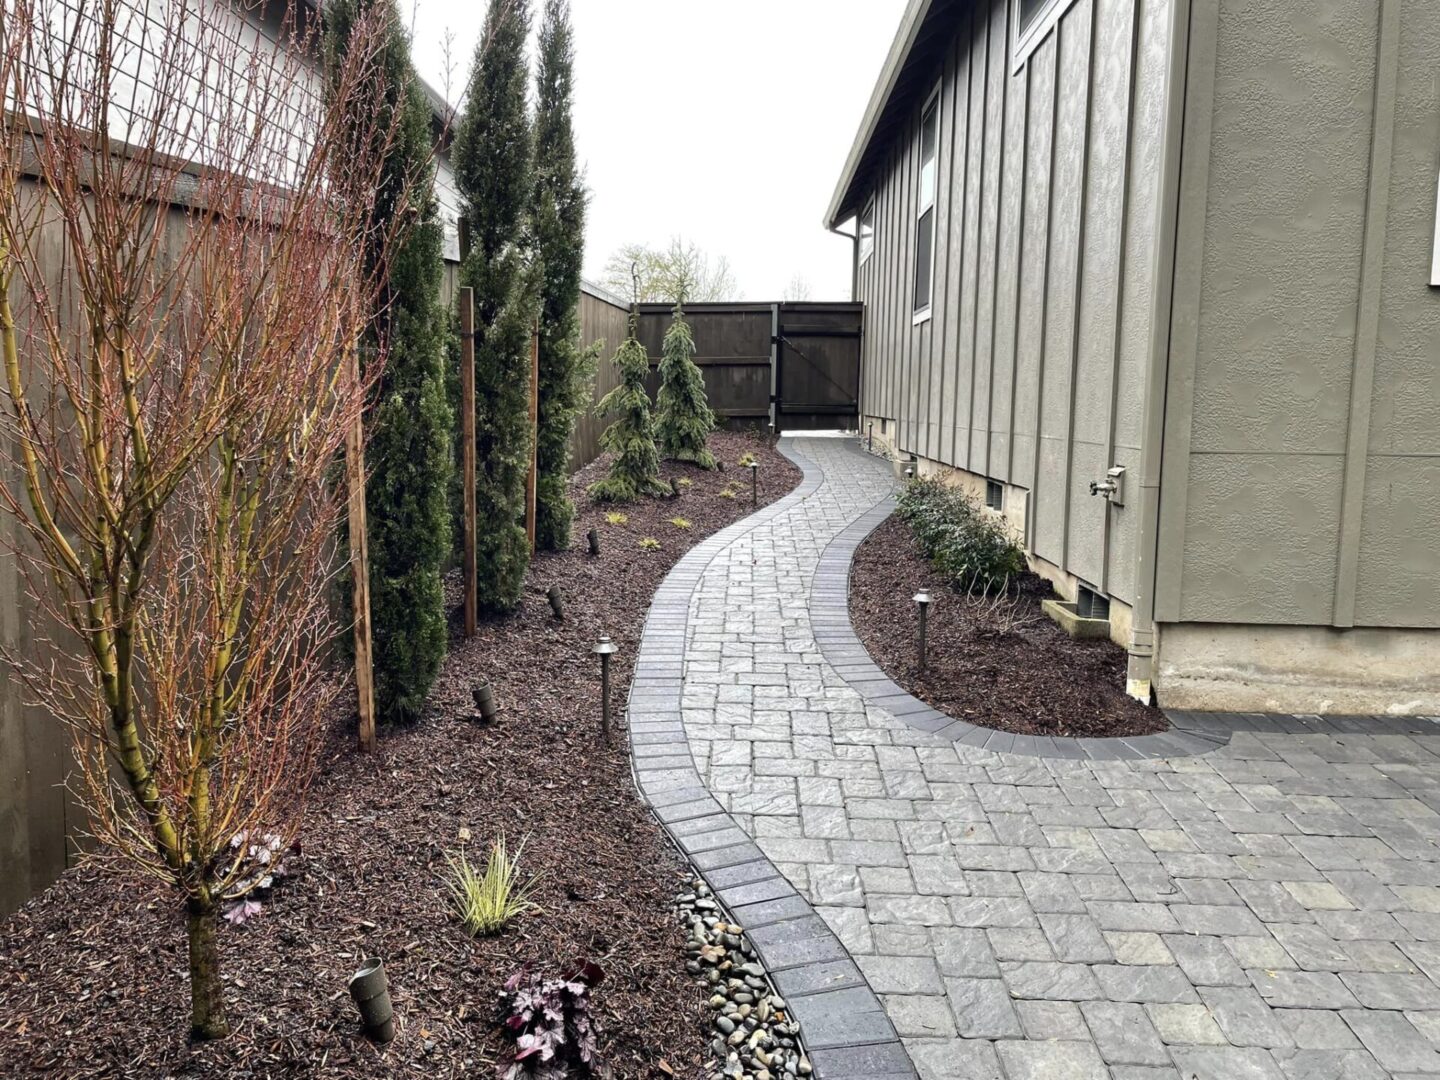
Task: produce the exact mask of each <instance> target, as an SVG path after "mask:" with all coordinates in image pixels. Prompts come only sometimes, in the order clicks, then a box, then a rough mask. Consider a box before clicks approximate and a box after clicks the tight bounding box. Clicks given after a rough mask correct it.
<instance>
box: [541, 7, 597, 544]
mask: <svg viewBox="0 0 1440 1080" xmlns="http://www.w3.org/2000/svg"><path fill="white" fill-rule="evenodd" d="M574 61H575V46H574V37H573V34H572V32H571V29H570V3H569V0H546V4H545V16H544V20H543V22H542V23H541V24H540V47H539V71H538V72H537V74H536V79H535V82H536V94H535V99H536V106H535V206H534V216H535V242H536V247H537V251H538V255H539V258H540V261H541V264H542V266H543V272H544V276H543V278H542V279H541V283H540V415H539V443H538V445H537V448H536V449H537V453H536V456H537V458H538V463H537V473H538V477H539V478H538V481H537V485H536V493H535V519H536V520H535V536H536V543H537V545H538V546H539V547H540V548H542V549H543V550H546V551H561V550H563V549H565V548H567V547H569V546H570V522H571V520H572V519H573V518H574V516H575V507H574V505H573V504H572V503H571V502H570V499H569V496H567V495H566V493H565V489H566V479H567V475H568V472H567V470H568V466H569V458H570V435H571V433H572V432H573V431H574V430H575V420H576V417H578V416H579V415H580V411H581V409H582V408H584V405H585V403H586V401H587V399H588V398H589V396H590V375H591V373H592V372H593V370H594V353H593V352H588V351H586V350H584V349H582V348H581V347H580V267H581V263H582V262H583V261H584V258H585V203H586V193H585V185H584V184H583V183H582V182H581V180H580V175H579V172H578V170H577V168H576V165H575V133H574V130H573V125H572V122H571V98H572V94H573V89H574Z"/></svg>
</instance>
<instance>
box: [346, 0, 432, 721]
mask: <svg viewBox="0 0 1440 1080" xmlns="http://www.w3.org/2000/svg"><path fill="white" fill-rule="evenodd" d="M372 5H384V6H385V7H386V8H388V9H389V12H388V24H389V28H390V30H389V37H388V39H387V40H386V42H385V46H384V50H383V52H382V54H381V56H380V58H379V62H380V65H381V66H382V67H383V69H384V73H385V79H384V80H383V81H384V85H385V87H386V88H387V89H386V93H385V95H384V96H383V97H382V98H381V99H380V100H378V101H376V102H374V105H375V107H377V108H380V109H383V110H386V111H387V114H389V115H390V116H396V111H397V110H398V116H396V123H395V129H394V138H393V141H392V143H391V146H390V148H389V152H388V156H387V158H386V161H385V169H384V173H383V175H382V177H381V179H380V193H379V197H378V198H377V199H376V201H375V211H374V215H375V219H376V222H377V225H379V224H383V223H386V222H390V221H392V220H394V219H395V218H397V217H398V218H402V219H403V218H405V217H407V216H409V217H410V218H412V219H413V221H414V225H413V227H410V228H408V229H406V230H405V231H404V233H403V234H402V235H401V238H400V241H399V243H398V244H397V245H395V246H394V247H392V248H391V250H390V252H389V260H390V261H389V264H388V267H387V277H386V284H385V286H384V288H383V290H382V291H381V294H380V296H379V298H378V301H377V304H376V310H375V313H374V318H373V320H372V322H371V327H370V332H369V335H368V340H367V341H366V342H364V343H363V347H362V355H364V356H371V357H373V356H376V355H379V354H381V353H383V355H384V357H385V368H384V371H383V373H382V375H381V377H380V381H379V386H378V388H377V392H376V396H375V399H374V404H373V405H372V406H371V410H370V412H369V414H368V415H367V417H366V433H367V435H368V442H367V444H366V450H365V459H366V466H367V467H368V469H369V473H370V476H369V481H368V484H367V487H366V514H367V518H368V530H369V555H370V614H371V622H372V632H373V636H374V646H375V700H376V708H377V711H378V712H379V715H380V716H381V717H382V718H383V719H386V720H389V721H392V722H407V721H411V720H414V719H415V718H417V717H418V716H419V714H420V711H421V709H422V708H423V706H424V704H425V698H426V696H427V695H428V694H429V692H430V687H431V685H432V684H433V683H434V681H435V676H436V674H437V673H438V672H439V670H440V663H441V661H442V660H443V659H444V656H445V642H446V627H445V607H444V590H443V587H442V581H441V575H442V572H443V569H444V563H445V560H446V558H447V556H448V554H449V551H450V544H449V541H450V523H449V510H448V506H447V490H448V487H449V484H450V478H451V475H452V471H453V468H452V462H453V458H452V451H451V443H450V431H451V428H452V415H451V412H450V406H449V403H448V402H447V400H446V395H445V355H446V353H445V338H446V317H445V312H444V308H443V306H442V305H441V302H440V288H441V276H442V273H443V268H444V263H443V258H442V242H443V235H442V226H441V224H440V221H439V217H438V212H437V206H436V202H435V173H434V167H433V164H432V160H433V159H432V149H433V135H432V132H431V127H430V119H431V112H430V105H429V102H428V100H427V99H426V96H425V93H424V91H423V90H422V88H421V87H420V85H419V83H418V82H417V80H416V77H415V71H414V67H413V66H412V64H411V60H410V42H409V40H408V38H407V37H406V35H405V32H404V29H403V27H404V23H403V21H402V20H401V18H400V11H399V9H398V6H397V5H396V3H395V0H333V2H332V3H330V4H327V5H326V9H325V18H326V48H327V56H328V57H329V58H330V59H331V60H332V62H333V61H335V60H336V59H337V58H338V57H339V56H341V55H343V53H344V50H345V49H346V48H347V47H348V45H349V42H350V35H351V32H352V30H353V28H354V26H355V23H356V20H357V19H358V18H359V16H360V15H361V14H362V13H363V12H365V11H367V10H370V9H371V7H372ZM381 126H382V127H384V126H385V124H384V122H383V121H382V123H381ZM371 267H372V268H373V267H374V262H373V260H372V261H371ZM347 640H348V639H347Z"/></svg>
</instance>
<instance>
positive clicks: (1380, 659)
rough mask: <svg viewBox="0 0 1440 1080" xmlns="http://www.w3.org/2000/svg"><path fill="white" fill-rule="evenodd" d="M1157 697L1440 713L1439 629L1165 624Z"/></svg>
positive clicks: (1178, 705) (1213, 703) (1267, 708)
mask: <svg viewBox="0 0 1440 1080" xmlns="http://www.w3.org/2000/svg"><path fill="white" fill-rule="evenodd" d="M1158 630H1159V642H1158V650H1157V656H1156V665H1155V693H1156V696H1157V698H1158V699H1159V702H1160V704H1161V705H1162V706H1164V707H1166V708H1171V709H1209V710H1218V711H1223V712H1284V713H1342V714H1356V713H1384V714H1388V715H1392V716H1430V715H1440V630H1390V629H1360V630H1335V629H1332V628H1330V627H1315V626H1233V625H1222V624H1199V623H1166V624H1162V625H1161V626H1160V627H1159V628H1158Z"/></svg>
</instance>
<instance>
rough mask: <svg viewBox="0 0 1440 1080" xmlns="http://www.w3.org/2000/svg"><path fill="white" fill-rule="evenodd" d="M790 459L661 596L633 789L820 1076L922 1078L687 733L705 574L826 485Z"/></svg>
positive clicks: (831, 937)
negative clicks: (771, 990)
mask: <svg viewBox="0 0 1440 1080" xmlns="http://www.w3.org/2000/svg"><path fill="white" fill-rule="evenodd" d="M780 452H781V453H782V454H784V455H785V456H786V457H787V458H789V459H790V460H791V461H793V462H794V463H795V464H796V465H798V466H799V467H800V469H801V471H802V472H803V473H804V478H803V479H802V480H801V482H800V486H799V487H797V488H796V489H795V490H794V491H792V492H791V493H790V494H789V495H786V496H785V497H784V498H782V499H779V500H777V501H776V502H773V503H771V504H770V505H769V506H767V507H764V508H762V509H760V510H758V511H756V512H755V513H754V514H751V515H750V516H749V517H747V518H744V519H743V520H741V521H737V522H735V523H734V524H733V525H729V526H727V527H726V528H724V529H721V530H720V531H719V532H717V533H715V534H714V535H713V536H710V537H708V538H707V539H705V540H703V541H701V542H700V543H699V544H697V545H695V547H693V548H691V549H690V550H689V551H688V552H686V553H685V555H684V556H682V557H681V559H680V560H679V562H677V563H676V564H675V566H674V567H673V568H672V569H671V571H670V573H669V574H667V575H666V577H665V580H664V581H663V582H662V583H661V585H660V588H659V589H657V590H656V592H655V598H654V600H653V601H652V602H651V605H650V612H649V614H648V615H647V617H646V619H645V630H644V633H643V635H642V636H641V639H640V649H639V654H638V655H637V657H636V661H635V675H634V681H633V682H632V683H631V686H630V701H629V705H628V708H627V719H628V722H629V727H630V744H631V762H632V767H633V769H634V774H635V786H636V787H637V788H638V789H639V791H640V794H641V796H642V797H643V798H644V799H645V801H646V802H647V803H648V804H649V805H650V809H651V811H652V812H653V813H654V815H655V817H656V818H657V819H658V820H659V821H660V824H661V825H663V826H664V827H665V829H666V831H667V832H668V833H669V834H670V838H671V839H672V841H674V843H675V845H676V846H677V847H678V848H679V849H680V850H681V851H682V852H683V853H684V854H685V856H686V857H687V858H688V859H689V860H690V862H691V864H692V865H693V866H694V867H695V869H696V871H698V872H699V874H700V875H701V876H702V877H703V878H704V879H705V881H706V882H707V884H709V886H710V888H711V889H712V890H714V893H715V896H716V898H717V899H718V900H719V901H720V902H721V903H722V904H723V905H724V906H725V907H726V908H727V909H728V910H729V912H730V915H731V917H732V918H733V919H734V920H735V921H736V922H737V923H739V924H740V925H741V926H743V927H744V928H745V932H746V933H747V934H748V935H749V937H750V942H751V944H752V945H754V947H755V950H756V951H757V952H758V953H759V954H760V959H761V961H762V962H763V963H764V965H765V969H766V972H767V973H768V974H769V976H770V978H771V980H772V981H773V982H774V984H775V986H776V988H777V989H778V990H779V991H780V993H781V995H782V996H783V997H784V998H785V1001H786V1004H787V1006H788V1008H789V1012H790V1015H791V1016H793V1017H794V1018H795V1019H796V1020H798V1021H799V1022H800V1033H801V1039H802V1040H803V1041H804V1044H805V1047H806V1052H807V1055H808V1056H809V1058H810V1064H811V1065H812V1066H813V1068H814V1070H815V1072H814V1075H815V1077H816V1078H817V1080H915V1077H916V1072H915V1067H914V1066H913V1065H912V1064H911V1062H910V1057H909V1055H908V1054H907V1053H906V1052H905V1048H904V1046H903V1045H902V1044H901V1042H900V1038H899V1036H898V1035H897V1034H896V1033H895V1028H894V1025H893V1024H892V1023H891V1021H890V1018H889V1016H888V1014H887V1013H886V1012H885V1009H884V1007H883V1006H882V1005H881V1003H880V999H879V998H878V997H876V996H875V992H874V991H873V990H871V989H870V985H869V983H867V982H866V981H865V976H864V975H863V974H862V973H861V971H860V969H859V967H858V966H857V965H856V963H855V961H854V959H853V958H852V957H851V956H850V953H849V951H848V950H847V949H846V948H845V946H844V944H843V943H842V942H841V941H840V939H839V938H837V937H836V936H835V934H834V932H833V931H832V930H831V929H830V927H829V926H828V925H827V924H826V923H825V921H824V919H822V918H820V917H819V916H818V915H816V914H815V910H814V908H812V907H811V906H810V903H809V901H807V900H806V899H805V897H803V896H801V895H800V893H798V892H797V891H796V890H795V888H794V886H792V885H791V884H790V882H789V881H788V880H786V879H785V877H784V876H783V875H782V874H781V873H780V871H779V870H778V869H777V868H776V866H775V864H774V863H772V862H771V861H770V859H769V858H768V857H766V855H765V853H764V852H763V851H761V850H760V848H759V846H758V845H756V843H755V842H754V841H753V840H751V839H750V837H749V836H748V835H747V834H746V833H745V831H744V830H743V829H741V828H740V827H739V826H738V825H736V824H735V821H734V819H733V818H732V817H731V816H730V815H729V814H728V813H727V812H726V811H725V810H724V809H723V808H722V807H721V805H720V804H719V803H718V802H717V801H716V800H715V798H714V796H713V795H711V794H710V792H709V790H708V789H707V788H706V787H705V782H704V780H703V779H702V778H701V776H700V774H699V772H698V771H697V770H696V768H695V760H694V757H693V755H692V754H691V752H690V741H689V739H688V738H687V737H686V734H685V725H684V722H683V716H682V713H681V697H682V693H683V686H684V675H685V630H686V625H687V623H688V622H689V618H690V601H691V598H692V596H693V594H694V592H695V589H696V587H697V586H698V585H699V584H700V579H701V577H702V576H703V575H704V573H705V570H706V569H707V568H708V567H709V565H710V563H711V562H713V561H714V559H715V557H716V556H717V555H719V554H720V553H721V552H723V551H724V550H725V549H726V548H728V547H729V546H730V545H731V544H733V543H734V542H735V541H736V540H738V539H740V538H741V537H742V536H744V535H745V534H746V533H748V532H750V531H751V530H753V529H755V528H756V527H757V526H760V525H764V524H766V523H767V522H770V521H773V520H774V519H775V518H777V517H779V516H780V515H782V514H784V513H785V512H786V511H788V510H790V509H792V508H794V507H795V506H797V505H799V504H800V503H802V502H804V501H805V500H806V499H808V498H810V497H811V496H812V495H814V494H815V492H817V491H818V490H819V489H820V486H821V485H822V484H823V483H824V480H825V474H824V472H823V471H822V470H821V469H820V468H819V467H818V466H817V465H815V464H814V463H813V462H811V461H809V460H808V459H806V458H805V457H803V456H802V455H800V454H798V453H796V452H795V451H794V448H793V446H792V445H790V440H789V439H782V440H781V441H780Z"/></svg>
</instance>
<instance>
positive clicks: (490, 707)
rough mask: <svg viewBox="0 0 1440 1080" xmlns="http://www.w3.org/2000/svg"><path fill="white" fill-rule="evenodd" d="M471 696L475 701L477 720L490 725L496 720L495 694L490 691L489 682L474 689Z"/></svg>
mask: <svg viewBox="0 0 1440 1080" xmlns="http://www.w3.org/2000/svg"><path fill="white" fill-rule="evenodd" d="M470 696H471V697H472V698H474V699H475V710H476V711H475V719H476V720H479V721H480V723H482V724H489V723H491V722H493V721H494V719H495V692H494V691H493V690H491V689H490V684H489V683H488V682H482V683H480V684H479V685H477V686H475V687H473V688H472V689H471V691H470Z"/></svg>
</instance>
